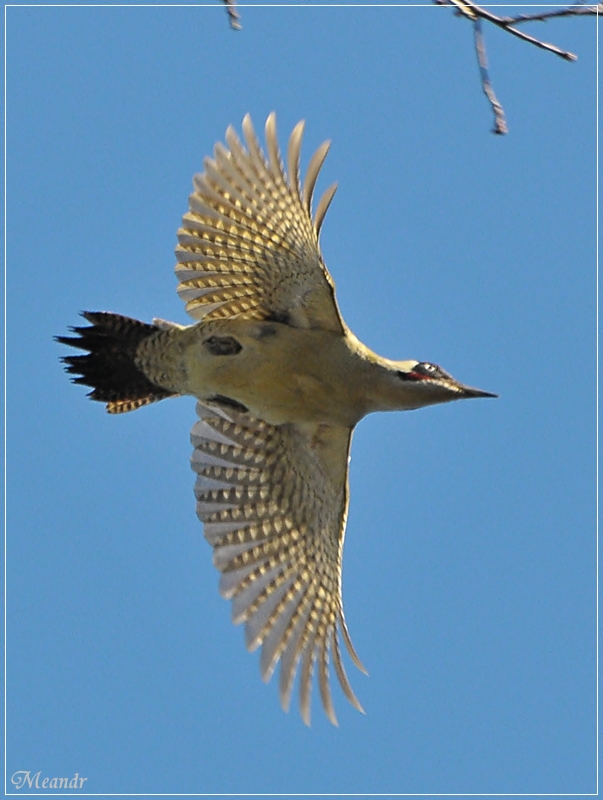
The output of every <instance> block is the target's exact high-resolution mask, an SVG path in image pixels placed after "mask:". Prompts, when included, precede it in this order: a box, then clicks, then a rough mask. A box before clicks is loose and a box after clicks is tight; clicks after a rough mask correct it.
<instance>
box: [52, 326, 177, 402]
mask: <svg viewBox="0 0 603 800" xmlns="http://www.w3.org/2000/svg"><path fill="white" fill-rule="evenodd" d="M82 316H83V317H84V318H85V319H86V320H88V322H90V323H91V324H90V326H86V327H76V328H71V329H70V330H71V331H73V333H75V334H77V336H56V337H55V339H56V341H57V342H60V343H61V344H66V345H69V346H70V347H76V348H78V349H79V350H88V352H87V353H86V355H81V356H64V357H63V358H62V359H61V361H63V363H64V364H65V365H66V366H65V369H66V371H67V372H69V373H71V374H72V375H76V376H77V377H75V378H73V379H72V380H73V382H74V383H82V384H84V386H91V387H92V391H91V392H89V393H88V397H90V398H91V399H92V400H99V401H100V402H103V403H106V404H107V411H108V412H109V413H110V414H121V413H122V412H124V411H134V410H135V409H137V408H140V407H141V406H144V405H147V404H148V403H154V402H155V401H157V400H163V399H164V398H165V397H170V396H173V395H174V394H175V392H171V391H169V390H168V389H164V388H163V387H161V386H157V385H156V384H155V383H153V382H152V381H150V380H149V379H148V378H147V376H146V375H145V374H144V372H143V371H142V370H141V368H140V366H139V365H138V364H137V360H136V353H137V350H138V347H139V345H140V343H141V342H142V341H143V340H144V339H146V338H148V337H149V336H152V335H153V334H155V333H157V332H158V331H159V330H160V328H159V327H158V326H157V325H148V324H147V323H145V322H139V321H138V320H136V319H131V318H130V317H123V316H122V315H121V314H110V313H108V312H105V311H95V312H91V311H84V312H83V313H82Z"/></svg>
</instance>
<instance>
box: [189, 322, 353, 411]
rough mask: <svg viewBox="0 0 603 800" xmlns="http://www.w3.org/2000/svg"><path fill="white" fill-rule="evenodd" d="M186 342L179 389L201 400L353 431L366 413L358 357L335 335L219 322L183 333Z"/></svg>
mask: <svg viewBox="0 0 603 800" xmlns="http://www.w3.org/2000/svg"><path fill="white" fill-rule="evenodd" d="M186 338H187V341H186V344H185V346H184V347H183V348H182V350H183V358H184V362H185V372H186V376H187V377H186V381H187V386H186V389H185V390H184V391H185V393H187V394H193V395H195V396H196V397H198V398H199V399H200V400H206V401H211V402H218V403H220V400H222V401H224V399H226V403H225V404H226V405H227V404H228V400H231V401H233V403H236V404H239V405H240V406H244V407H245V408H246V409H247V410H248V411H249V413H250V414H251V415H252V416H254V417H258V418H260V419H264V420H266V421H267V422H270V423H272V424H275V425H277V424H282V423H285V422H321V423H327V424H337V425H345V426H352V425H354V424H355V423H356V422H357V421H358V420H359V419H360V417H361V416H362V415H363V413H364V412H363V409H362V400H361V394H362V386H361V384H362V378H359V370H358V366H359V365H357V364H356V363H355V362H356V361H357V360H358V359H357V357H356V356H355V355H354V353H353V352H352V351H351V350H350V348H349V347H348V345H347V342H346V340H345V337H344V336H342V335H341V334H338V333H334V332H331V331H321V330H305V329H300V328H292V327H290V326H288V325H283V324H281V323H277V322H255V321H249V320H224V321H222V320H220V321H215V322H210V323H205V324H204V323H200V324H199V325H197V326H194V327H193V328H189V329H187V331H186ZM215 398H218V399H217V400H216V399H215ZM233 407H235V406H233Z"/></svg>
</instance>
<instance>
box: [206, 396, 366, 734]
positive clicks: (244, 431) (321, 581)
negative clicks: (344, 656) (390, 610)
mask: <svg viewBox="0 0 603 800" xmlns="http://www.w3.org/2000/svg"><path fill="white" fill-rule="evenodd" d="M197 413H198V414H199V416H200V420H199V422H197V423H196V424H195V426H194V427H193V430H192V434H191V439H192V442H193V445H194V446H195V451H194V454H193V458H192V465H193V469H194V470H195V471H196V472H197V476H198V477H197V483H196V486H195V495H196V497H197V514H198V516H199V518H200V519H201V520H202V522H203V523H204V528H205V537H206V538H207V539H208V541H209V542H210V544H212V545H213V547H214V564H215V566H216V567H217V568H218V569H219V570H220V572H221V573H222V576H221V580H220V592H221V594H222V595H223V596H224V597H225V598H227V599H232V613H233V621H234V622H235V623H240V622H245V640H246V644H247V648H248V649H249V650H255V649H256V648H257V647H259V646H260V645H261V646H262V655H261V672H262V677H263V679H264V680H265V681H267V680H269V679H270V677H271V675H272V673H273V672H274V670H275V667H276V665H277V664H278V662H279V661H280V662H281V668H280V698H281V705H282V706H283V708H284V709H285V710H287V709H288V708H289V703H290V699H291V692H292V689H293V682H294V680H295V675H296V672H297V669H298V666H299V665H300V663H301V673H300V709H301V715H302V718H303V720H304V722H305V723H306V724H308V725H309V724H310V691H311V684H312V674H313V670H314V666H315V664H316V666H317V671H318V683H319V687H320V694H321V698H322V704H323V706H324V709H325V712H326V714H327V716H328V718H329V719H330V720H331V722H332V723H333V724H337V719H336V717H335V711H334V708H333V703H332V699H331V692H330V688H329V656H331V657H332V659H333V663H334V666H335V672H336V674H337V677H338V678H339V682H340V683H341V686H342V689H343V691H344V693H345V695H346V697H347V698H348V700H349V701H350V702H351V703H352V705H354V706H355V707H356V708H357V709H358V710H360V711H362V707H361V706H360V703H359V702H358V700H357V699H356V697H355V695H354V692H353V691H352V689H351V687H350V684H349V681H348V678H347V676H346V673H345V669H344V666H343V663H342V660H341V654H340V648H339V631H341V633H342V635H343V639H344V641H345V643H346V646H347V648H348V650H349V652H350V655H351V657H352V659H353V661H354V663H355V664H356V665H357V666H358V667H359V669H361V670H363V671H364V667H363V666H362V664H361V663H360V660H359V659H358V656H357V655H356V653H355V652H354V648H353V646H352V643H351V640H350V636H349V634H348V631H347V627H346V623H345V619H344V615H343V605H342V597H341V559H342V551H343V540H344V531H345V522H346V513H347V501H348V498H347V471H348V452H349V447H350V441H351V430H350V429H348V428H337V427H333V426H327V425H314V426H308V429H307V430H302V429H300V428H299V427H298V426H296V425H291V424H287V425H281V426H273V425H269V424H268V423H266V422H263V421H262V420H258V419H251V418H249V417H247V416H246V415H244V414H238V413H236V412H232V413H231V412H229V413H228V414H227V413H226V412H223V411H221V410H219V411H218V410H215V409H209V408H207V407H206V406H204V405H202V404H201V403H199V404H198V406H197Z"/></svg>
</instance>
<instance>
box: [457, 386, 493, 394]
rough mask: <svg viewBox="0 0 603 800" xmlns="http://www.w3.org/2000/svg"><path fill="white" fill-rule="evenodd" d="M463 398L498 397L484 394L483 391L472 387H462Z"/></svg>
mask: <svg viewBox="0 0 603 800" xmlns="http://www.w3.org/2000/svg"><path fill="white" fill-rule="evenodd" d="M460 389H461V394H462V397H498V395H497V394H492V392H483V391H482V390H481V389H474V388H473V387H472V386H463V385H462V384H461V386H460Z"/></svg>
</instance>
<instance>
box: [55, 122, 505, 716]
mask: <svg viewBox="0 0 603 800" xmlns="http://www.w3.org/2000/svg"><path fill="white" fill-rule="evenodd" d="M243 129H244V132H245V138H246V147H245V146H244V145H243V144H242V143H241V142H240V141H239V139H238V138H237V136H236V134H235V133H234V131H233V130H232V129H231V128H229V129H228V131H227V134H226V139H227V142H228V145H229V149H226V148H225V147H224V146H222V145H216V150H215V160H211V159H206V161H205V172H204V174H202V175H200V176H196V177H195V190H196V191H195V193H194V194H193V195H192V196H191V198H190V211H189V213H187V214H186V215H185V216H184V218H183V225H182V228H181V229H180V230H179V232H178V239H179V245H178V247H177V249H176V255H177V257H178V265H177V267H176V274H177V276H178V278H179V279H180V285H179V287H178V292H179V294H180V295H181V296H182V298H183V299H184V300H185V301H186V303H187V310H188V311H189V313H190V314H191V315H192V316H193V317H194V318H195V319H197V320H198V321H197V322H196V323H195V324H193V325H191V326H189V327H185V326H181V325H177V324H175V323H168V322H163V321H159V320H157V321H155V323H154V324H153V325H148V324H145V323H141V322H138V321H136V320H132V319H129V318H127V317H122V316H120V315H117V314H110V313H104V312H95V313H85V314H84V316H85V317H86V319H87V320H88V321H89V322H90V323H91V326H90V327H81V328H75V329H74V331H75V332H76V334H78V337H77V338H76V337H58V338H59V341H61V342H63V343H65V344H69V345H71V346H74V347H77V348H80V349H83V350H87V351H88V354H86V355H82V356H67V357H65V359H64V361H65V362H66V364H67V369H68V371H69V372H71V373H74V374H76V375H78V376H79V377H77V378H76V379H75V381H76V382H78V383H83V384H86V385H88V386H92V387H93V391H92V392H91V393H90V394H91V397H92V398H93V399H95V400H101V401H104V402H106V403H107V409H108V410H109V411H110V412H112V413H119V412H123V411H131V410H134V409H136V408H139V407H140V406H142V405H146V404H148V403H150V402H153V401H156V400H161V399H163V398H166V397H169V396H173V395H179V394H187V395H193V396H195V397H196V398H197V399H198V400H199V404H198V409H197V410H198V414H199V417H200V419H199V421H198V422H197V423H196V425H195V426H194V427H193V431H192V442H193V445H194V447H195V450H194V454H193V459H192V466H193V469H194V470H195V471H196V472H197V483H196V487H195V494H196V497H197V513H198V516H199V517H200V519H201V520H202V521H203V523H204V526H205V536H206V538H207V539H208V540H209V542H210V543H211V544H212V546H213V547H214V563H215V565H216V566H217V567H218V569H219V570H220V571H221V572H222V579H221V583H220V590H221V592H222V594H223V595H224V596H225V597H227V598H229V599H232V601H233V619H234V621H235V622H245V623H246V643H247V646H248V648H249V649H255V648H256V647H258V646H260V645H262V658H261V670H262V675H263V677H264V678H265V679H268V678H269V677H270V676H271V675H272V673H273V671H274V669H275V667H276V665H277V664H278V662H279V661H280V663H281V670H280V693H281V702H282V704H283V707H285V708H286V707H288V705H289V701H290V696H291V691H292V686H293V681H294V678H295V675H296V672H297V670H298V668H299V669H300V673H301V677H300V705H301V713H302V716H303V718H304V720H305V721H306V722H309V718H310V687H311V678H312V673H313V670H314V668H315V666H317V668H318V669H317V672H318V683H319V687H320V693H321V698H322V702H323V706H324V708H325V711H326V713H327V715H328V717H329V719H331V721H332V722H335V721H336V719H335V712H334V710H333V705H332V701H331V695H330V688H329V676H328V663H329V658H331V659H332V662H333V664H334V667H335V671H336V673H337V676H338V678H339V682H340V684H341V686H342V688H343V691H344V693H345V695H346V696H347V698H348V699H349V700H350V702H351V703H352V704H353V705H355V706H356V707H357V708H358V709H360V710H361V707H360V704H359V703H358V700H357V699H356V697H355V695H354V693H353V691H352V689H351V687H350V685H349V682H348V679H347V676H346V674H345V670H344V667H343V663H342V660H341V656H340V651H339V641H338V633H339V632H340V633H341V634H342V635H343V638H344V641H345V643H346V645H347V648H348V650H349V652H350V654H351V656H352V659H353V660H354V662H355V663H356V665H357V666H358V667H360V668H361V669H363V668H362V665H361V664H360V661H359V659H358V657H357V656H356V654H355V652H354V649H353V647H352V644H351V640H350V637H349V634H348V632H347V627H346V624H345V620H344V616H343V604H342V596H341V564H342V550H343V540H344V532H345V524H346V516H347V505H348V486H347V475H348V461H349V448H350V442H351V436H352V431H353V428H354V426H355V425H356V424H357V423H358V422H359V420H360V419H362V417H364V416H365V415H366V414H368V413H370V412H373V411H390V410H409V409H413V408H420V407H422V406H427V405H431V404H434V403H443V402H448V401H451V400H456V399H462V398H468V397H487V396H493V395H490V394H489V393H487V392H482V391H480V390H477V389H471V388H470V387H467V386H464V385H463V384H461V383H459V382H458V381H456V380H455V379H454V378H452V377H451V376H450V375H448V373H446V372H444V371H443V370H442V369H440V368H439V367H436V366H435V365H433V364H429V363H426V362H419V361H416V360H407V361H391V360H389V359H385V358H381V357H380V356H377V355H376V354H375V353H373V352H372V351H371V350H369V349H368V348H367V347H366V346H365V345H363V344H362V343H361V342H360V341H358V339H357V338H356V337H355V336H354V335H353V333H352V332H351V331H350V330H349V328H348V327H347V326H346V324H345V323H344V321H343V319H342V317H341V315H340V313H339V309H338V307H337V303H336V301H335V294H334V285H333V281H332V279H331V277H330V275H329V273H328V272H327V270H326V267H325V265H324V263H323V260H322V256H321V253H320V249H319V246H318V234H319V231H320V226H321V224H322V221H323V218H324V215H325V212H326V210H327V208H328V205H329V203H330V201H331V199H332V197H333V194H334V187H331V188H330V189H327V191H326V192H325V194H324V195H323V198H322V199H321V200H320V202H319V203H318V206H317V209H316V212H315V214H314V216H312V213H311V201H312V194H313V189H314V184H315V181H316V177H317V175H318V171H319V169H320V167H321V165H322V162H323V161H324V158H325V156H326V152H327V150H328V143H327V144H324V145H322V146H321V147H320V148H319V150H318V151H317V152H316V154H315V155H314V157H313V158H312V159H311V161H310V164H309V166H308V171H307V175H306V179H305V181H304V184H303V187H302V186H300V182H299V154H300V147H301V138H302V133H303V124H302V123H300V124H299V125H297V126H296V128H295V129H294V131H293V133H292V135H291V138H290V142H289V149H288V159H287V160H288V175H287V173H286V172H285V170H284V168H283V166H282V163H281V161H280V154H279V151H278V144H277V138H276V127H275V120H274V115H271V116H270V117H269V118H268V121H267V123H266V142H267V150H268V158H266V157H265V156H264V154H263V152H262V150H261V148H260V146H259V144H258V142H257V139H256V138H255V133H254V131H253V127H252V125H251V120H250V119H249V117H246V118H245V120H244V122H243Z"/></svg>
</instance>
